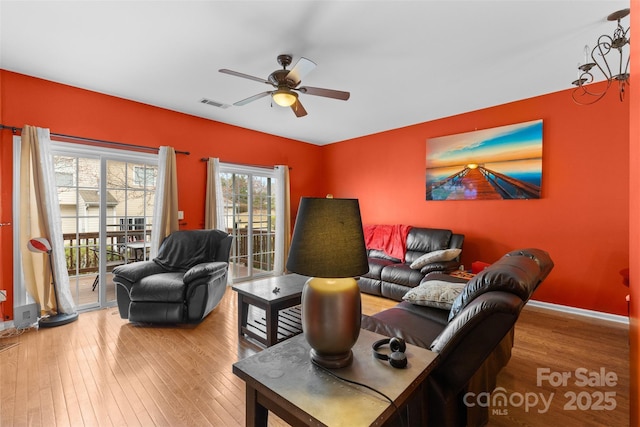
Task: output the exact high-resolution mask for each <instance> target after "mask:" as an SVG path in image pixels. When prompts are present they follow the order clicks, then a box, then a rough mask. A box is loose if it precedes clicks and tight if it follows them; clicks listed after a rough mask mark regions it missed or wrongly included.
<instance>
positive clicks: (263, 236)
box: [227, 228, 275, 271]
mask: <svg viewBox="0 0 640 427" xmlns="http://www.w3.org/2000/svg"><path fill="white" fill-rule="evenodd" d="M227 232H228V233H229V234H232V233H233V230H231V229H228V230H227ZM234 237H235V239H234V242H233V249H232V251H231V261H232V262H237V263H240V264H243V265H246V266H248V265H249V259H248V258H249V256H248V253H249V250H248V243H249V236H248V232H247V229H246V228H241V229H237V230H235V234H234ZM251 243H252V246H253V261H252V265H253V268H255V269H259V270H264V271H271V270H273V262H274V253H275V234H274V233H273V232H268V231H266V230H259V229H258V230H253V233H252V239H251Z"/></svg>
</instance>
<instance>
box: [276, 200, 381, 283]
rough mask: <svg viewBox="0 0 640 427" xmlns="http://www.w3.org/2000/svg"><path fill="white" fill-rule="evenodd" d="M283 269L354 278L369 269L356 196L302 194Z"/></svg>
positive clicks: (307, 273)
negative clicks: (345, 197)
mask: <svg viewBox="0 0 640 427" xmlns="http://www.w3.org/2000/svg"><path fill="white" fill-rule="evenodd" d="M287 270H289V271H291V272H293V273H298V274H302V275H303V276H312V277H334V278H339V277H355V276H360V275H362V274H365V273H367V272H368V271H369V264H368V262H367V250H366V248H365V244H364V234H363V231H362V220H361V219H360V205H359V204H358V200H357V199H332V198H314V197H303V198H301V199H300V207H299V209H298V216H297V218H296V224H295V227H294V230H293V237H292V239H291V248H290V250H289V258H288V260H287Z"/></svg>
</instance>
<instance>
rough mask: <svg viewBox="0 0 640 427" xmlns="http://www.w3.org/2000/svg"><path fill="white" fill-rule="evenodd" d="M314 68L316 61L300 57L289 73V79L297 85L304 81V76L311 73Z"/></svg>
mask: <svg viewBox="0 0 640 427" xmlns="http://www.w3.org/2000/svg"><path fill="white" fill-rule="evenodd" d="M314 68H316V63H315V62H313V61H311V60H310V59H307V58H300V59H298V62H296V65H294V66H293V68H292V69H291V71H289V74H287V77H286V78H287V79H289V80H291V81H293V82H294V83H295V84H296V85H297V84H299V83H300V82H301V81H302V78H303V77H304V76H306V75H307V74H309V72H311V71H312V70H313V69H314Z"/></svg>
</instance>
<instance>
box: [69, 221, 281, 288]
mask: <svg viewBox="0 0 640 427" xmlns="http://www.w3.org/2000/svg"><path fill="white" fill-rule="evenodd" d="M227 231H228V232H229V233H230V234H232V232H233V230H227ZM150 235H151V231H149V230H147V231H146V232H142V231H140V232H137V231H133V232H132V231H126V232H125V231H109V232H107V242H106V249H107V261H117V259H116V257H120V259H122V257H126V256H127V254H126V251H124V250H123V243H124V242H126V241H128V240H131V238H135V239H136V240H145V239H146V240H147V241H148V240H149V237H150ZM234 237H235V239H234V243H233V248H232V253H231V260H230V261H231V262H237V263H240V264H243V265H246V266H248V265H249V259H248V258H249V256H248V243H249V236H248V234H247V230H246V229H239V230H236V232H235V234H234ZM63 239H64V246H65V252H66V260H67V270H68V271H69V275H73V276H75V275H79V274H91V273H96V272H98V262H99V249H100V236H99V233H98V232H97V231H96V232H90V233H67V234H63ZM252 246H253V257H252V265H253V268H255V269H259V270H265V271H270V270H273V263H274V253H275V235H274V233H272V232H271V233H270V232H267V231H264V230H254V231H253V235H252Z"/></svg>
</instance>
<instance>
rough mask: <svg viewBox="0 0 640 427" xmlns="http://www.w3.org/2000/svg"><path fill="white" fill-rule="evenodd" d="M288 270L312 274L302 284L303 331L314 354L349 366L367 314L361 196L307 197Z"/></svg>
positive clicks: (330, 364)
mask: <svg viewBox="0 0 640 427" xmlns="http://www.w3.org/2000/svg"><path fill="white" fill-rule="evenodd" d="M287 270H289V271H291V272H293V273H298V274H301V275H303V276H311V278H310V279H309V280H307V282H306V283H305V285H304V288H303V290H302V310H301V311H302V331H303V333H304V336H305V339H306V340H307V342H308V343H309V345H310V346H311V360H312V361H313V362H315V363H317V364H318V365H320V366H323V367H325V368H330V369H335V368H342V367H344V366H348V365H349V364H350V363H351V361H352V359H353V354H352V352H351V347H353V345H354V344H355V343H356V341H357V339H358V335H359V334H360V320H361V315H362V308H361V301H360V288H359V287H358V283H357V282H356V280H355V278H354V277H356V276H360V275H362V274H365V273H366V272H368V271H369V264H368V262H367V250H366V248H365V244H364V234H363V231H362V220H361V219H360V206H359V204H358V200H357V199H334V198H312V197H303V198H302V199H301V200H300V207H299V209H298V216H297V218H296V223H295V226H294V230H293V237H292V239H291V248H290V250H289V258H288V259H287Z"/></svg>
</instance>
